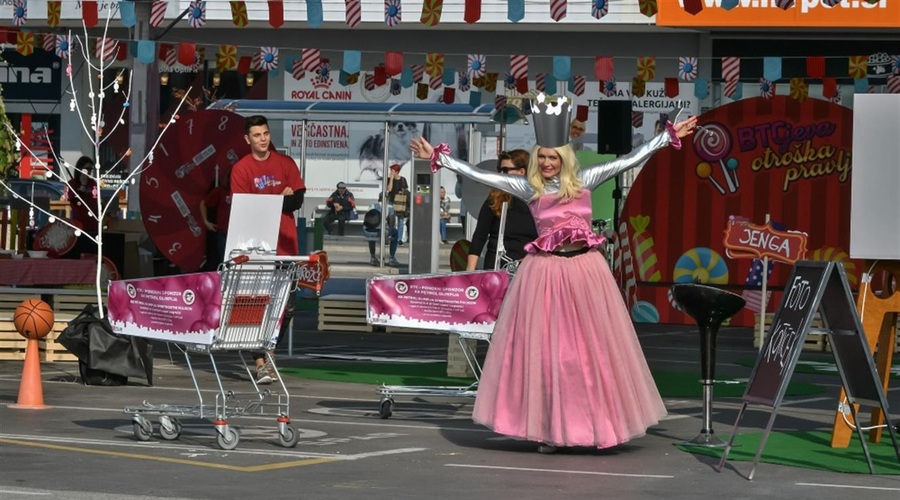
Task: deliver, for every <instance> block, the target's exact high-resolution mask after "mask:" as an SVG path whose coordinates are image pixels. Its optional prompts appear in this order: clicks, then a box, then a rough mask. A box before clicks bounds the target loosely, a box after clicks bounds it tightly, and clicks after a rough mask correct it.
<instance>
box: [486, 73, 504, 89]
mask: <svg viewBox="0 0 900 500" xmlns="http://www.w3.org/2000/svg"><path fill="white" fill-rule="evenodd" d="M499 76H500V74H499V73H485V74H484V86H483V87H482V88H483V89H484V90H485V92H496V91H497V77H499Z"/></svg>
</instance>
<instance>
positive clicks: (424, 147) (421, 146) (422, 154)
mask: <svg viewBox="0 0 900 500" xmlns="http://www.w3.org/2000/svg"><path fill="white" fill-rule="evenodd" d="M409 150H410V151H412V153H413V154H414V155H415V156H417V157H419V158H422V159H423V160H428V159H431V153H432V152H433V151H434V147H433V146H432V145H431V144H429V143H428V141H426V140H425V138H424V137H416V138H413V140H411V141H409Z"/></svg>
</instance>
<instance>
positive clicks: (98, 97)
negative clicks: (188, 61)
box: [0, 9, 190, 319]
mask: <svg viewBox="0 0 900 500" xmlns="http://www.w3.org/2000/svg"><path fill="white" fill-rule="evenodd" d="M112 10H113V9H109V12H112ZM109 22H110V17H109V16H107V19H106V24H105V25H104V29H103V36H102V37H99V38H97V39H96V42H97V43H98V44H99V45H100V48H99V49H98V50H96V51H95V54H91V50H90V47H91V44H90V43H89V42H90V37H89V36H88V31H87V27H84V26H83V28H82V34H80V35H74V36H73V34H72V32H71V31H70V32H69V33H68V34H67V35H66V38H65V41H66V43H67V44H68V47H69V49H70V50H69V55H68V58H67V59H66V76H67V78H68V81H69V90H67V91H66V93H68V94H69V97H70V100H69V110H70V112H75V113H77V114H78V117H79V120H80V122H81V126H82V130H83V132H84V134H85V135H86V136H87V137H88V138H89V139H90V142H91V145H92V149H93V155H92V156H93V158H94V164H93V165H92V166H91V167H90V168H87V169H83V170H77V173H80V174H81V175H85V176H87V177H88V178H89V179H90V180H92V181H93V182H94V185H95V186H96V188H95V191H94V193H93V194H92V195H91V196H90V197H88V196H87V195H85V194H84V193H81V192H78V190H74V189H69V190H68V195H69V196H74V197H76V198H77V200H78V201H79V202H80V203H81V204H82V205H84V206H85V207H86V208H87V210H88V213H89V214H90V216H91V217H92V218H94V219H95V220H97V231H96V233H95V234H89V233H84V234H85V236H86V237H87V238H89V239H90V240H91V241H92V242H94V243H95V244H96V245H97V273H96V281H95V288H96V297H97V309H98V311H99V314H100V318H101V319H102V318H103V317H104V310H103V286H102V283H101V276H102V269H103V217H104V214H106V213H107V210H109V208H110V205H111V204H112V203H114V202H116V201H117V198H118V196H117V195H118V193H119V192H120V191H122V190H123V189H125V187H126V186H128V185H130V184H134V183H135V179H136V178H137V177H138V176H140V174H141V172H143V171H145V170H147V169H148V168H150V166H151V165H152V163H153V151H154V150H155V149H156V145H157V144H159V142H160V140H162V138H163V136H164V134H165V133H166V131H167V130H168V128H169V126H171V125H172V124H173V123H175V120H177V118H178V113H179V111H180V110H181V107H182V105H183V104H184V102H185V99H187V97H188V95H189V93H190V89H188V92H186V93H185V94H184V97H182V99H181V100H180V101H179V102H178V104H177V106H176V107H175V112H174V113H172V118H170V119H169V120H168V122H167V123H166V124H165V126H164V127H163V128H162V129H161V130H160V133H159V135H158V136H157V138H156V141H155V142H154V143H153V146H152V147H150V148H149V149H148V151H149V152H148V153H147V155H146V156H145V157H144V158H141V159H140V160H139V161H138V162H136V163H133V165H134V167H133V169H132V171H131V172H130V173H129V174H128V175H127V176H126V177H125V178H124V179H123V180H122V182H121V183H119V184H117V185H106V186H105V187H106V188H108V189H113V190H115V193H114V194H115V196H111V197H110V198H109V199H107V200H105V201H104V199H103V196H101V195H100V188H101V187H104V184H105V182H106V181H105V179H106V178H107V177H108V174H109V173H110V172H112V171H114V170H116V169H117V168H118V167H119V166H120V165H121V164H122V163H123V162H128V161H131V150H130V149H129V150H128V151H127V152H126V153H125V154H123V155H122V156H121V157H120V158H119V159H118V160H117V161H116V162H115V163H114V164H113V165H111V166H109V167H107V168H105V169H104V168H103V167H101V165H100V147H101V146H102V145H103V143H104V141H105V140H106V139H107V138H108V137H110V136H111V135H112V134H113V132H115V130H116V129H117V128H118V127H119V126H121V125H124V124H125V120H126V118H127V116H128V111H129V106H130V105H131V79H130V78H129V79H128V83H127V85H126V88H122V85H121V84H120V83H119V80H120V79H119V78H118V76H119V75H121V74H122V72H119V74H118V75H116V77H114V78H112V79H111V80H112V81H108V80H107V79H106V74H107V70H108V69H109V68H110V67H111V66H112V58H104V57H98V56H97V54H96V53H100V54H101V56H102V53H104V52H106V50H104V49H105V48H109V49H110V50H111V49H112V47H111V45H112V44H115V43H116V42H115V41H113V40H111V39H109V38H107V36H106V35H107V32H108V29H109ZM119 43H122V42H119ZM107 44H110V46H107ZM76 54H77V55H78V56H80V57H81V58H83V60H84V62H85V64H84V68H85V69H86V71H87V75H86V77H85V78H82V81H84V82H87V83H86V86H87V88H86V89H82V90H79V86H77V85H76V82H75V80H76V76H75V75H73V71H72V59H73V58H74V57H75V56H76ZM110 92H112V93H119V92H122V93H123V94H124V97H125V101H124V105H123V106H122V109H121V110H120V111H119V112H118V120H116V122H115V123H113V124H105V123H103V116H104V114H103V110H104V104H108V103H106V97H107V95H108V94H109V93H110ZM5 125H6V127H7V129H8V132H9V133H10V134H11V135H13V136H14V137H15V140H16V149H18V150H19V152H20V154H21V156H22V158H25V157H30V158H31V161H32V162H33V164H35V165H40V166H42V167H44V168H45V169H46V172H47V174H46V175H47V177H51V176H52V175H54V174H53V172H52V170H50V167H49V166H48V165H47V164H46V163H45V162H44V160H43V159H42V157H41V156H39V155H38V154H36V153H35V152H34V151H32V150H31V149H30V148H29V146H28V145H27V144H25V143H24V142H23V141H22V139H21V137H20V136H19V135H18V132H17V131H16V130H14V129H13V128H12V127H11V126H10V124H9V123H6V124H5ZM50 155H51V156H52V157H53V158H54V162H55V164H56V165H60V168H61V169H62V168H68V169H71V170H72V171H73V172H75V171H76V169H75V167H74V166H72V165H70V164H69V163H68V162H66V161H65V160H63V159H62V158H60V157H59V155H58V154H57V153H56V151H54V150H52V149H51V150H50ZM77 173H76V175H77ZM0 187H2V188H3V189H6V190H7V191H9V192H10V193H11V194H12V196H13V197H14V198H19V199H21V200H23V201H24V202H26V203H28V205H29V206H30V208H29V218H30V219H31V220H33V219H34V214H35V212H41V213H43V214H45V215H47V216H48V217H49V221H50V223H53V222H55V221H59V222H60V223H62V224H65V225H66V226H68V227H70V228H71V229H73V230H74V231H75V235H76V236H80V235H81V234H82V229H81V228H79V227H78V226H76V225H75V224H73V223H71V222H70V221H68V220H65V219H59V218H57V217H56V216H54V215H53V214H51V213H49V212H47V211H46V210H44V209H42V208H40V207H39V206H37V205H36V204H34V203H33V200H29V199H25V198H24V197H22V196H20V195H19V194H18V193H16V192H15V191H14V190H13V189H12V188H11V187H10V186H9V185H8V184H7V183H6V182H4V180H3V179H2V178H0ZM82 196H84V197H82Z"/></svg>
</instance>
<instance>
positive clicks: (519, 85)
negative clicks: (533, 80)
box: [516, 78, 528, 94]
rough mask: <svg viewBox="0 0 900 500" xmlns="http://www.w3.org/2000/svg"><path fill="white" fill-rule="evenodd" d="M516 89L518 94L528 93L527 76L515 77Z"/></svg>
mask: <svg viewBox="0 0 900 500" xmlns="http://www.w3.org/2000/svg"><path fill="white" fill-rule="evenodd" d="M516 91H517V92H518V93H520V94H527V93H528V78H517V79H516Z"/></svg>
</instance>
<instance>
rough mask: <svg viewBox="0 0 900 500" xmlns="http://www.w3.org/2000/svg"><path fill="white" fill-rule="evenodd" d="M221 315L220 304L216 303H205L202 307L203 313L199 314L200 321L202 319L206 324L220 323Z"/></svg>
mask: <svg viewBox="0 0 900 500" xmlns="http://www.w3.org/2000/svg"><path fill="white" fill-rule="evenodd" d="M221 315H222V308H221V306H219V305H216V304H207V305H206V307H204V308H203V314H202V315H201V316H200V321H203V322H204V323H206V324H207V325H220V323H219V321H220V318H221Z"/></svg>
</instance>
